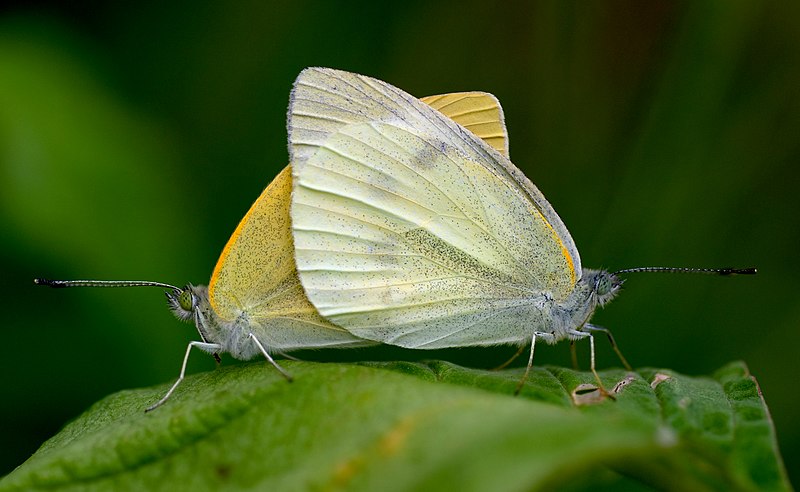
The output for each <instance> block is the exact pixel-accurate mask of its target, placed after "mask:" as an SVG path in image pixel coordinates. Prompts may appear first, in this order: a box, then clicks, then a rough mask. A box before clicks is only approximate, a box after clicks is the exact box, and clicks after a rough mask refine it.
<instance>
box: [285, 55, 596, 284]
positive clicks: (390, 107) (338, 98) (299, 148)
mask: <svg viewBox="0 0 800 492" xmlns="http://www.w3.org/2000/svg"><path fill="white" fill-rule="evenodd" d="M498 106H499V104H498ZM288 117H289V120H288V131H289V144H290V145H289V153H290V155H291V162H292V166H293V168H294V176H295V178H297V177H298V176H300V175H302V174H303V172H304V166H305V163H306V161H307V160H308V159H309V157H311V156H312V155H313V154H314V153H315V152H316V151H317V149H318V148H319V147H320V146H321V145H322V144H323V143H324V142H325V140H327V138H328V137H329V136H330V135H332V134H333V133H336V132H338V131H339V130H340V129H341V128H342V127H343V126H346V125H349V124H354V123H368V122H372V121H381V122H399V123H405V124H406V125H407V126H409V127H410V128H413V129H414V130H415V131H417V132H418V133H419V134H420V135H425V136H426V137H430V138H432V139H437V140H440V141H444V142H447V143H448V144H450V145H452V146H453V147H454V148H455V149H457V150H458V151H460V152H461V153H462V154H463V155H464V156H465V157H466V158H467V159H470V160H472V161H474V162H477V163H480V164H481V165H483V166H485V167H486V168H488V169H490V170H491V171H492V172H493V173H494V174H495V175H496V176H498V177H499V178H500V179H503V180H505V181H508V182H509V183H510V184H512V185H513V188H514V190H513V192H514V193H515V194H516V195H517V199H518V200H526V201H529V202H531V203H532V204H533V206H534V207H535V208H536V209H537V210H538V211H539V213H540V214H541V215H543V216H544V218H545V219H546V220H547V222H548V223H549V224H550V226H551V227H552V228H553V230H555V232H556V234H557V235H558V238H559V240H560V242H561V243H562V244H563V246H564V248H565V249H566V251H567V252H568V254H569V257H570V260H571V262H572V270H573V271H574V272H575V275H576V277H577V278H580V276H581V261H580V256H579V254H578V250H577V248H576V247H575V243H574V241H573V240H572V236H570V234H569V231H567V228H566V226H564V224H563V222H562V221H561V219H560V218H559V217H558V214H556V212H555V210H553V207H552V206H551V205H550V204H549V203H548V202H547V200H546V199H545V198H544V196H543V195H542V193H541V192H540V191H539V190H538V189H537V188H536V186H534V184H533V183H531V181H530V180H529V179H528V178H527V177H526V176H525V175H524V174H523V173H522V171H520V170H519V169H518V168H517V167H516V166H514V164H512V163H511V161H509V160H508V158H506V157H505V156H503V155H501V154H500V153H499V152H497V151H495V150H494V149H492V148H491V147H490V146H489V145H487V144H486V143H485V142H483V141H482V140H481V139H480V138H479V137H477V136H475V135H474V134H473V133H471V132H470V131H467V130H465V129H464V127H462V126H460V125H458V124H457V123H455V122H454V121H452V120H451V119H449V118H447V117H445V116H443V115H442V114H441V113H439V112H438V111H436V110H434V109H432V108H431V107H430V106H428V105H427V104H425V103H423V102H421V101H420V100H418V99H417V98H415V97H414V96H412V95H410V94H408V93H406V92H404V91H402V90H400V89H398V88H397V87H394V86H392V85H390V84H387V83H386V82H382V81H380V80H377V79H373V78H370V77H365V76H363V75H358V74H354V73H349V72H343V71H339V70H333V69H330V68H315V67H313V68H307V69H305V70H303V71H302V72H301V73H300V75H299V76H298V77H297V80H296V81H295V85H294V89H293V90H292V95H291V101H290V105H289V115H288Z"/></svg>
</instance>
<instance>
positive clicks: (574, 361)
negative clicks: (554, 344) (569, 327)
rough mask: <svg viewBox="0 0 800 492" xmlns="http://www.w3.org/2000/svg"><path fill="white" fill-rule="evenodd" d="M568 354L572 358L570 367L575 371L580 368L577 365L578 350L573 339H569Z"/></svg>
mask: <svg viewBox="0 0 800 492" xmlns="http://www.w3.org/2000/svg"><path fill="white" fill-rule="evenodd" d="M569 355H570V357H571V358H572V368H573V369H575V370H576V371H579V370H580V367H579V366H578V351H577V350H576V349H575V340H570V341H569Z"/></svg>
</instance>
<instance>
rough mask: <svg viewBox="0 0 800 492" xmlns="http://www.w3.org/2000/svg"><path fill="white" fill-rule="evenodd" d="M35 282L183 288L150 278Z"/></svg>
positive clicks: (36, 281)
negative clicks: (150, 279)
mask: <svg viewBox="0 0 800 492" xmlns="http://www.w3.org/2000/svg"><path fill="white" fill-rule="evenodd" d="M33 283H34V284H36V285H47V286H48V287H53V288H56V289H61V288H65V287H161V288H162V289H172V290H181V289H179V288H178V287H175V286H174V285H170V284H164V283H161V282H151V281H149V280H48V279H46V278H35V279H33Z"/></svg>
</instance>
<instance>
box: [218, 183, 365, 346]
mask: <svg viewBox="0 0 800 492" xmlns="http://www.w3.org/2000/svg"><path fill="white" fill-rule="evenodd" d="M291 191H292V176H291V170H290V168H289V167H286V168H285V169H284V170H283V171H281V173H280V174H279V175H278V176H277V177H276V178H275V179H274V180H273V181H272V183H270V185H269V186H267V188H266V189H265V190H264V191H263V192H262V193H261V196H259V197H258V199H257V200H256V201H255V203H253V205H252V207H251V208H250V210H249V211H248V212H247V214H246V215H245V216H244V218H243V219H242V221H241V222H240V223H239V226H238V227H237V228H236V230H235V231H234V233H233V235H232V236H231V238H230V239H229V240H228V244H227V245H226V246H225V249H224V250H223V251H222V254H221V255H220V258H219V260H218V261H217V265H216V267H215V268H214V273H213V274H212V276H211V282H210V283H209V300H210V302H211V306H212V307H213V309H214V311H215V312H216V313H217V315H218V316H219V317H220V318H221V319H222V320H224V321H227V322H232V321H234V320H237V319H239V317H240V316H242V315H243V314H244V315H245V316H246V317H247V318H248V320H249V321H250V327H251V329H252V330H253V331H254V333H255V334H256V335H257V336H258V337H259V339H260V340H261V341H262V342H267V343H268V344H269V346H270V348H271V349H276V350H291V349H296V348H306V347H324V346H342V345H358V344H362V343H363V342H362V341H361V340H359V339H358V338H356V337H354V336H353V335H351V334H350V333H349V332H347V331H346V330H343V329H342V328H340V327H338V326H334V325H332V324H331V323H330V322H328V321H326V320H325V319H324V318H322V317H321V316H320V315H319V313H318V312H317V311H316V310H315V309H314V307H313V306H312V305H311V303H310V302H309V301H308V298H307V297H306V296H305V293H304V292H303V288H302V287H301V285H300V281H299V279H298V278H297V270H296V267H295V261H294V248H293V240H292V234H291V229H290V222H289V205H290V203H291Z"/></svg>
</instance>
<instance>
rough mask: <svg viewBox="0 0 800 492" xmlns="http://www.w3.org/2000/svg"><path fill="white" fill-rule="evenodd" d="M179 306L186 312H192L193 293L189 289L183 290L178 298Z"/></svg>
mask: <svg viewBox="0 0 800 492" xmlns="http://www.w3.org/2000/svg"><path fill="white" fill-rule="evenodd" d="M178 304H179V305H180V306H181V309H185V310H186V311H191V310H192V292H191V291H190V290H189V288H188V287H187V288H185V289H183V290H182V291H181V293H180V295H179V296H178Z"/></svg>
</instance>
